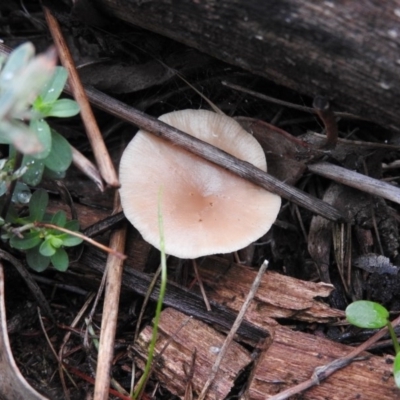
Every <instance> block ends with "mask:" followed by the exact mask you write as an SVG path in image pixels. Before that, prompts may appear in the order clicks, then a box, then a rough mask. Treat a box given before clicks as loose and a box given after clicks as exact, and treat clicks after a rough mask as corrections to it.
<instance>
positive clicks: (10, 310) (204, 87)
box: [0, 1, 400, 400]
mask: <svg viewBox="0 0 400 400" xmlns="http://www.w3.org/2000/svg"><path fill="white" fill-rule="evenodd" d="M56 15H57V17H58V18H59V19H60V21H61V23H62V26H63V29H64V33H65V35H66V37H67V40H68V44H69V46H70V50H71V52H72V53H73V56H74V58H75V61H76V63H77V65H78V66H79V72H80V74H81V77H82V80H83V83H84V84H85V85H92V86H95V87H96V88H97V89H99V90H102V91H104V92H106V93H108V94H109V95H111V96H113V97H115V98H118V99H119V100H121V101H123V102H125V103H127V104H129V105H131V106H132V107H135V108H137V109H139V110H142V111H144V112H145V113H147V114H148V115H152V116H155V117H158V116H159V115H161V114H164V113H167V112H170V111H174V110H179V109H186V108H193V109H198V108H206V109H209V104H208V102H207V101H206V100H205V98H207V99H209V100H210V101H212V102H213V103H214V104H215V105H216V106H217V107H218V108H219V109H220V110H222V111H223V112H224V113H225V114H227V115H230V116H243V117H251V118H254V119H259V120H262V121H266V122H269V123H271V124H273V125H275V126H276V127H279V128H281V129H283V130H285V131H286V132H288V133H289V134H290V135H293V136H294V137H300V136H302V135H305V134H306V133H307V132H310V131H311V132H318V133H321V132H322V131H323V126H322V123H321V121H320V120H319V119H318V118H317V117H316V116H315V115H312V114H310V113H306V112H304V111H301V110H296V109H293V108H290V107H287V106H282V105H280V104H276V103H273V102H266V101H264V100H261V99H259V98H256V97H254V96H251V95H249V94H246V93H243V92H240V91H237V90H233V89H231V88H229V87H227V86H224V85H222V84H221V82H222V81H227V82H230V83H232V84H236V85H239V86H242V87H244V88H246V89H249V90H253V91H256V92H259V93H264V94H267V95H268V96H270V97H275V98H277V99H280V100H284V101H287V102H290V103H294V104H297V105H301V106H308V107H312V104H313V99H312V98H309V97H306V96H304V95H302V94H301V93H297V92H293V91H291V90H289V89H287V88H284V87H280V86H278V85H276V84H274V83H273V82H271V81H268V80H266V79H264V78H261V77H259V76H256V75H254V74H251V73H249V72H247V71H244V70H241V69H239V68H237V67H234V66H231V65H228V64H225V63H222V62H221V61H218V60H216V59H213V58H211V57H210V56H208V55H206V54H203V53H200V52H198V51H197V50H195V49H193V48H189V47H187V46H184V45H182V44H179V43H177V42H174V41H172V40H170V39H167V38H165V37H162V36H159V35H157V34H154V33H151V32H148V31H144V30H142V29H139V28H136V27H134V26H130V25H127V24H124V23H122V22H121V21H116V20H110V19H108V18H107V19H105V18H103V17H101V18H100V21H91V22H90V23H89V22H88V21H86V23H84V22H82V21H81V19H80V18H79V15H78V16H72V15H71V14H70V13H69V12H68V10H66V12H64V11H57V13H56ZM0 20H1V24H0V36H1V37H2V39H3V40H4V43H5V44H6V45H8V46H10V47H15V46H17V45H18V44H20V43H23V42H25V41H32V42H33V43H34V44H35V47H36V49H37V52H41V51H43V50H45V49H46V48H47V47H48V46H49V45H50V44H51V38H50V35H49V33H48V30H47V28H46V24H45V20H44V17H43V13H42V11H41V8H40V7H39V5H38V4H37V3H36V2H34V1H27V2H25V3H24V8H22V7H21V3H20V2H19V1H8V2H7V4H2V5H1V6H0ZM182 77H184V80H183V79H182ZM187 82H189V83H190V85H189V84H188V83H187ZM199 92H200V93H201V95H200V94H199ZM94 111H95V114H96V119H97V121H98V123H99V126H100V128H101V131H102V133H103V135H104V138H105V142H106V145H107V148H108V150H109V152H110V154H111V156H112V159H113V161H114V163H115V165H116V166H117V165H118V162H119V159H120V156H121V152H122V151H123V149H124V147H125V145H126V144H127V143H128V142H129V140H130V139H131V138H132V137H133V135H134V134H135V132H136V130H137V129H136V128H135V127H133V126H132V125H129V124H127V123H125V122H121V120H120V119H118V118H116V117H113V116H110V115H108V114H106V113H104V112H101V111H99V110H97V109H95V110H94ZM340 111H346V110H340ZM51 123H52V126H53V127H54V129H56V130H58V131H59V132H60V133H61V134H63V135H64V136H65V137H66V138H67V139H68V140H69V141H70V143H71V144H72V145H73V146H75V147H76V148H77V149H79V150H80V151H81V152H83V153H84V154H85V155H86V156H87V157H88V158H90V159H93V155H92V151H91V148H90V145H89V142H88V140H87V138H86V135H85V131H84V128H83V127H82V124H81V121H80V119H79V118H78V117H77V118H72V119H68V120H66V121H64V120H63V121H61V122H60V120H53V121H51ZM339 137H340V138H342V139H346V140H353V141H360V142H364V141H368V142H371V143H376V144H377V147H376V148H375V149H372V150H371V149H369V150H368V151H364V152H362V151H360V152H359V153H358V154H356V153H355V152H354V151H353V148H352V147H351V146H347V145H346V142H343V143H342V144H341V155H340V157H341V158H340V160H338V157H336V156H335V154H333V155H332V154H330V153H329V152H328V153H326V155H325V159H326V160H328V161H331V162H333V163H336V164H340V165H342V166H344V167H347V168H350V169H351V168H354V169H356V168H358V169H359V170H360V171H361V172H363V173H364V172H365V171H367V172H368V175H370V176H373V177H377V178H378V179H382V178H383V179H385V180H387V181H391V182H393V184H394V185H396V186H398V183H399V177H398V176H396V170H395V169H394V170H391V169H384V170H382V164H390V163H391V162H393V161H395V160H397V159H399V156H400V152H399V151H398V149H397V150H396V148H393V151H390V150H388V149H385V150H384V151H382V150H381V149H380V148H379V145H380V144H390V143H391V142H392V141H394V142H396V141H397V142H399V138H398V134H397V136H396V134H395V133H392V132H390V131H388V130H385V129H383V128H381V127H380V126H379V125H376V124H374V123H373V122H370V121H362V120H361V121H360V120H350V119H347V120H346V119H342V120H340V121H339ZM335 157H336V158H335ZM272 158H273V157H272ZM297 161H298V160H297ZM289 164H290V162H289V160H288V161H287V163H286V165H289ZM287 168H289V167H287ZM397 171H398V170H397ZM293 184H294V185H296V186H297V187H299V188H301V189H302V190H304V191H306V192H307V193H309V194H311V195H313V196H316V197H318V198H324V199H327V196H328V195H329V194H331V196H332V199H333V200H332V201H331V204H333V205H335V206H336V207H338V208H339V209H345V210H346V212H348V215H350V217H351V220H352V222H353V225H352V226H351V227H349V228H348V231H347V232H346V234H347V236H346V237H345V239H344V241H345V243H351V246H350V247H347V248H346V249H344V250H343V251H344V252H345V256H344V258H343V257H342V258H341V256H338V254H337V253H336V254H335V251H334V250H333V249H335V250H338V246H337V245H336V243H337V242H335V238H332V232H335V229H336V231H338V230H339V231H340V230H341V229H344V228H342V227H341V226H340V225H334V224H333V223H332V224H331V225H329V226H328V227H324V228H321V227H320V226H319V225H318V228H317V227H316V224H317V223H318V221H316V220H315V218H316V217H315V215H313V214H312V213H311V212H310V211H309V210H306V209H304V208H300V207H297V206H295V205H293V203H291V202H288V201H283V205H282V209H281V212H280V214H279V217H278V221H277V222H276V224H275V225H274V226H273V228H272V230H271V231H270V232H269V233H268V234H267V235H266V236H265V237H263V238H261V239H260V240H259V241H258V242H257V243H256V244H255V246H251V248H249V249H247V250H244V251H243V252H241V254H240V257H241V258H242V259H245V260H246V264H247V265H248V266H250V267H253V268H254V269H257V268H258V267H259V265H260V264H261V262H262V261H263V260H264V259H268V260H269V262H270V266H269V269H270V270H272V271H277V272H279V273H281V274H285V275H287V276H291V277H295V278H298V279H301V280H304V281H314V282H315V281H320V280H322V281H324V282H326V283H332V284H333V285H334V288H335V290H334V292H333V294H332V295H331V296H330V297H329V298H327V299H325V301H326V302H327V303H328V304H329V305H330V306H331V307H333V308H336V309H339V310H344V309H345V307H346V306H347V304H348V303H349V302H351V301H352V300H355V299H359V298H363V299H370V300H374V301H377V302H380V303H381V304H383V305H384V306H386V307H387V308H388V309H389V310H391V311H392V312H397V311H398V310H399V309H400V295H399V293H400V290H399V289H400V274H397V270H398V268H399V267H400V256H399V243H400V238H399V223H400V214H399V211H400V207H399V205H398V204H395V203H394V202H390V201H385V200H383V199H381V198H376V197H373V196H371V195H368V194H363V193H361V192H359V191H357V190H355V189H350V188H348V187H346V186H341V185H339V184H336V183H332V182H331V181H330V180H328V179H325V178H321V177H318V176H316V175H313V174H310V173H308V172H304V171H302V172H301V173H299V176H298V179H296V182H293ZM63 185H64V187H65V191H66V192H68V193H69V194H70V196H71V198H72V200H73V201H72V203H73V206H74V207H75V208H76V210H77V212H78V216H79V218H80V223H81V226H82V228H83V229H85V228H87V227H89V226H92V225H94V227H95V228H96V229H98V230H99V234H97V235H96V240H99V241H101V242H103V243H105V244H107V243H108V240H109V234H110V232H111V231H112V229H113V228H114V227H115V226H117V224H118V223H120V222H119V221H117V222H116V223H114V222H113V221H111V223H109V224H108V225H106V228H105V229H102V228H100V227H99V225H98V223H99V221H104V220H105V219H106V217H108V216H110V215H111V213H112V209H113V197H114V192H113V190H112V189H107V190H106V191H105V192H104V193H101V192H100V191H99V190H98V189H97V188H96V186H95V184H94V183H93V182H91V181H90V180H89V179H88V178H87V177H86V176H85V175H84V174H83V173H81V172H79V171H78V170H77V169H75V168H74V167H72V168H71V169H70V170H69V171H68V173H67V176H66V177H65V179H64V180H63ZM41 186H42V187H44V188H46V189H47V190H48V191H49V194H50V195H51V210H53V211H56V210H58V209H60V208H62V209H66V210H69V207H68V206H67V205H66V204H65V196H63V195H62V194H60V193H61V191H60V190H59V186H57V185H56V184H55V183H54V182H52V181H44V182H43V183H42V184H41ZM327 201H328V200H327ZM346 229H347V228H346ZM313 230H314V231H313ZM313 232H314V233H313ZM321 232H322V233H321ZM313 234H314V239H312V237H313ZM324 234H327V236H324ZM333 236H334V237H335V235H333ZM128 237H129V239H128V243H133V244H132V245H131V244H130V245H129V248H127V250H126V252H127V253H128V255H129V257H132V259H133V258H134V260H135V263H134V268H135V270H137V271H139V272H140V273H143V274H148V276H150V275H151V274H153V273H154V271H155V270H156V269H157V267H158V264H159V254H158V252H157V251H156V250H154V249H152V248H151V247H150V246H149V245H148V244H146V243H145V242H144V241H143V240H142V239H141V237H140V235H139V233H138V232H137V231H135V230H134V229H133V228H132V227H130V228H129V234H128ZM312 240H315V242H313V241H312ZM313 243H314V244H315V246H314V247H313ZM2 246H3V245H2ZM318 246H319V247H318ZM316 247H318V248H319V249H320V250H321V248H322V250H323V254H321V253H318V254H317V253H316V251H315V248H316ZM5 250H6V251H10V252H12V253H13V254H14V256H15V257H17V258H18V259H19V260H20V261H22V262H24V256H23V254H21V253H18V252H16V251H15V250H12V249H10V248H9V247H7V246H6V247H5ZM320 250H319V251H320ZM92 252H93V250H92V249H90V248H89V246H86V245H85V246H82V247H81V248H80V249H79V250H75V249H74V250H73V251H72V252H71V254H70V256H71V257H70V258H71V259H72V260H73V262H72V263H71V265H70V267H69V269H68V272H66V273H60V272H57V271H55V270H53V269H49V270H46V271H45V272H43V273H41V274H36V273H34V272H32V271H31V275H32V276H33V277H34V279H36V281H37V282H38V284H39V287H40V288H41V289H42V291H43V293H44V295H45V297H46V299H47V301H48V302H49V304H50V307H51V311H52V314H53V317H54V320H51V319H50V318H49V317H48V316H46V315H43V314H42V316H41V317H40V316H39V314H38V309H37V304H36V303H35V298H34V297H33V295H32V294H31V293H30V291H29V290H27V286H26V284H25V282H24V280H23V279H22V278H21V277H20V275H19V274H18V273H17V272H16V271H15V270H14V268H13V267H12V265H11V264H9V263H7V262H5V263H4V264H5V273H6V279H5V282H6V308H7V319H8V329H9V337H10V341H11V346H12V351H13V355H14V358H15V360H16V363H17V365H18V367H19V369H20V370H21V372H22V374H23V375H24V376H25V378H26V379H27V380H28V382H29V383H30V384H31V385H32V386H33V387H34V388H36V389H37V390H38V391H39V392H41V393H43V394H44V395H45V396H47V397H48V398H50V399H64V398H66V397H65V388H63V383H62V382H61V379H60V374H59V372H58V363H57V360H56V358H55V356H54V354H53V352H52V351H51V350H50V343H51V345H52V346H53V348H54V349H55V351H56V352H57V353H58V351H59V349H60V346H61V345H62V343H63V340H64V338H65V335H66V334H67V333H70V334H71V336H70V338H69V340H68V345H67V348H68V352H67V355H65V354H64V358H67V359H68V365H69V366H70V367H71V369H70V370H69V374H70V375H71V377H68V376H67V375H66V374H64V379H65V382H64V384H65V387H66V388H67V391H68V392H69V395H70V398H71V399H77V400H78V399H88V398H91V393H92V392H93V385H92V383H93V381H94V379H95V370H96V347H95V345H94V343H93V340H90V341H89V342H88V343H90V344H86V343H87V342H86V341H85V340H84V336H85V334H84V332H85V331H86V326H85V324H84V322H82V321H81V322H79V323H78V325H77V326H74V325H73V324H74V319H75V318H76V316H77V315H78V314H79V312H81V310H82V308H83V307H84V306H85V302H86V300H87V299H88V297H89V296H90V294H91V293H94V292H96V291H97V290H98V286H99V283H100V280H101V272H99V269H101V268H97V267H96V266H94V265H92V264H91V263H93V264H96V263H97V265H98V264H101V263H102V262H104V256H99V255H98V254H97V253H96V254H97V256H96V255H93V254H94V253H92ZM378 256H384V257H385V258H384V259H380V260H379V262H378V261H377V259H376V258H373V257H378ZM96 257H98V259H97V258H96ZM230 257H231V256H226V259H227V260H232V258H230ZM346 257H347V258H346ZM362 257H364V258H362ZM365 257H367V259H365ZM349 259H351V260H356V262H354V263H351V264H352V265H354V267H353V269H352V270H351V271H350V272H346V271H345V272H343V271H342V270H341V269H342V268H344V266H345V265H347V264H346V263H345V262H343V260H349ZM365 265H367V267H368V266H371V265H372V269H369V270H368V268H362V267H363V266H365ZM169 266H170V272H169V277H170V279H171V280H174V281H175V282H177V283H179V284H180V285H184V286H188V285H189V282H190V279H191V278H190V273H189V272H188V270H190V268H191V267H190V265H189V263H188V262H187V261H184V260H178V259H174V258H172V259H170V260H169ZM96 268H97V269H96ZM385 268H386V269H385ZM390 268H391V269H390ZM393 271H394V274H393ZM348 282H350V283H348ZM142 303H143V295H139V294H137V293H132V292H131V291H129V290H126V289H124V290H123V292H122V297H121V303H120V306H119V313H118V328H117V335H116V343H115V358H114V363H113V366H112V376H113V378H114V379H115V380H116V381H117V382H119V384H120V385H121V386H122V387H123V388H125V390H128V391H129V387H130V384H131V374H132V370H133V369H132V368H133V367H132V366H133V363H134V360H135V354H134V350H132V346H131V345H132V341H133V336H134V333H135V329H137V322H138V315H139V313H140V309H141V305H142ZM89 309H90V308H89ZM89 309H88V310H85V315H87V313H88V312H89ZM101 309H102V304H101V301H100V304H99V305H98V306H97V308H96V311H95V312H94V315H93V328H94V331H95V332H94V337H97V336H98V334H99V329H100V323H101ZM153 312H154V307H153V304H152V303H151V306H150V307H148V309H147V311H146V314H145V316H144V319H143V320H142V321H141V326H142V327H143V326H145V325H146V324H147V323H148V322H149V321H151V319H152V317H153ZM42 313H43V311H42ZM40 318H41V319H42V321H43V325H44V328H45V329H46V334H47V336H48V339H46V338H45V335H44V332H43V327H42V326H41V324H40V323H39V320H40ZM279 322H280V323H281V324H283V325H288V326H291V327H294V328H295V329H297V330H299V331H303V332H308V333H315V334H317V335H322V336H324V337H327V338H330V339H332V340H336V341H340V342H345V343H347V344H353V343H357V342H359V341H360V340H364V339H365V337H364V336H361V334H360V333H359V331H357V330H355V329H352V328H350V327H345V328H339V327H337V326H335V325H334V324H328V323H323V324H316V323H314V324H310V323H305V322H298V321H295V320H293V319H290V318H288V319H282V320H280V321H279ZM73 326H74V327H73ZM364 334H366V333H363V335H364ZM92 339H93V338H92ZM391 352H392V350H391V349H390V347H383V348H380V349H378V350H376V354H387V353H391ZM77 371H79V374H78V372H77ZM135 374H136V376H137V377H139V376H140V374H141V373H140V371H139V370H138V369H136V370H135ZM241 379H242V380H239V381H238V382H237V384H236V386H235V388H234V389H233V391H232V395H237V394H239V393H240V391H241V390H242V389H243V385H244V383H243V381H245V379H243V377H242V378H241ZM90 380H92V381H90ZM146 394H147V395H148V396H151V395H154V398H157V399H170V398H171V399H172V398H177V397H175V396H174V395H173V394H171V393H169V392H168V390H167V389H166V388H165V386H164V385H159V383H158V382H157V380H156V379H151V380H150V381H149V383H148V385H147V388H146ZM110 398H114V397H112V396H111V397H110ZM115 398H116V397H115Z"/></svg>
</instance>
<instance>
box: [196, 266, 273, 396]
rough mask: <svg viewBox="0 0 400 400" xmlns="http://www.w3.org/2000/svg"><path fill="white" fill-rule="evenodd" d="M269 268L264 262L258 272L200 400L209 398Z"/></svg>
mask: <svg viewBox="0 0 400 400" xmlns="http://www.w3.org/2000/svg"><path fill="white" fill-rule="evenodd" d="M267 268H268V261H267V260H265V261H264V262H263V264H262V265H261V267H260V270H259V271H258V274H257V276H256V278H255V279H254V282H253V284H252V286H251V288H250V291H249V293H248V295H247V297H246V300H245V301H244V303H243V305H242V307H241V308H240V311H239V313H238V315H237V317H236V319H235V322H234V323H233V325H232V328H231V330H230V331H229V334H228V336H227V337H226V339H225V342H224V344H223V345H222V347H221V350H220V352H219V353H218V356H217V358H216V360H215V363H214V365H213V367H212V369H211V372H210V376H209V377H208V380H207V382H206V384H205V385H204V387H203V389H202V391H201V393H200V395H199V398H198V400H204V399H205V397H206V396H207V392H208V390H209V388H210V386H211V384H212V383H213V381H214V379H215V377H216V376H217V373H218V370H219V366H220V364H221V362H222V359H223V358H224V357H225V354H226V352H227V350H228V347H229V345H230V344H231V342H232V340H233V338H234V337H235V335H236V332H237V330H238V328H239V326H240V324H241V323H242V321H243V319H244V315H245V314H246V311H247V309H248V308H249V306H250V303H251V301H252V300H253V298H254V296H255V294H256V292H257V289H258V287H259V286H260V283H261V279H262V277H263V275H264V273H265V271H266V269H267Z"/></svg>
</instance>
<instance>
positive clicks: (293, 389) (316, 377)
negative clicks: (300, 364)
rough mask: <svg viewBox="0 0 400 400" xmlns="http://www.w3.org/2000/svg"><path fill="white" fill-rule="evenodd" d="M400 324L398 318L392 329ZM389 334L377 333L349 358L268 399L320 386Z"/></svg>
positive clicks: (291, 394)
mask: <svg viewBox="0 0 400 400" xmlns="http://www.w3.org/2000/svg"><path fill="white" fill-rule="evenodd" d="M399 324H400V317H397V318H396V319H395V320H394V321H393V322H392V327H393V328H394V327H395V326H397V325H399ZM387 333H388V328H387V327H385V328H383V329H381V330H380V331H379V332H377V333H375V335H373V336H371V337H370V338H369V339H368V340H367V341H366V342H364V343H363V344H361V345H360V346H358V347H357V348H355V349H354V350H353V351H351V352H350V353H349V354H348V355H347V356H344V357H341V358H338V359H337V360H334V361H332V362H330V363H329V364H326V365H324V366H322V367H317V368H315V370H314V373H313V375H312V377H311V378H310V379H308V380H307V381H305V382H302V383H300V384H299V385H296V386H294V387H291V388H289V389H287V390H284V391H283V392H281V393H279V394H277V395H275V396H272V397H268V400H285V399H288V398H289V397H291V396H294V395H296V394H298V393H301V392H303V391H305V390H307V389H309V388H311V387H313V386H315V385H319V384H320V382H321V381H322V380H324V379H326V378H328V377H329V376H330V375H332V374H333V373H334V372H336V371H337V370H339V369H341V368H343V367H346V366H347V365H349V364H350V363H352V362H353V361H354V359H355V358H356V357H357V356H358V355H359V354H361V353H362V352H363V351H366V350H368V349H369V348H370V347H371V346H372V345H373V344H375V343H376V342H377V341H378V340H379V339H380V338H381V337H383V336H385V335H386V334H387Z"/></svg>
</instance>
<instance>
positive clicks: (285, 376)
mask: <svg viewBox="0 0 400 400" xmlns="http://www.w3.org/2000/svg"><path fill="white" fill-rule="evenodd" d="M352 350H353V348H352V347H350V346H345V345H343V344H339V343H335V342H332V341H330V340H327V339H324V338H321V337H318V336H316V335H309V334H306V333H302V332H295V331H292V330H290V329H288V328H286V327H283V326H278V327H276V328H275V335H274V340H273V342H272V344H271V346H270V347H269V348H268V349H267V350H266V351H265V353H264V354H263V355H262V356H261V357H262V359H261V360H260V362H259V363H258V365H257V367H256V370H255V371H254V374H253V376H254V377H253V381H252V383H251V385H250V388H249V393H248V398H249V399H251V400H265V399H268V398H269V396H272V395H274V394H277V393H279V392H281V391H283V390H285V389H288V388H289V387H292V386H295V385H297V384H299V383H300V382H303V381H305V380H307V379H309V378H310V377H311V376H312V374H313V372H314V369H315V368H316V367H319V366H323V365H325V364H328V363H329V362H331V361H333V360H335V359H337V358H339V357H342V356H344V355H346V354H348V353H350V352H351V351H352ZM363 355H365V357H366V358H365V359H364V360H361V361H354V362H353V363H351V364H350V365H348V366H346V367H345V368H343V369H341V370H339V371H337V372H335V373H334V374H333V375H331V376H330V377H329V378H328V379H326V380H324V381H323V382H321V384H320V385H317V386H314V387H313V388H311V389H309V390H307V391H305V392H303V393H302V394H301V398H302V399H304V400H307V399H309V400H343V399H362V400H375V399H377V398H379V399H380V400H386V399H387V400H392V399H397V398H398V396H399V389H398V388H396V386H395V384H394V380H393V376H392V361H393V357H390V356H387V357H377V356H372V355H371V354H369V353H363Z"/></svg>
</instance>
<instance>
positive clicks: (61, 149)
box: [44, 130, 72, 171]
mask: <svg viewBox="0 0 400 400" xmlns="http://www.w3.org/2000/svg"><path fill="white" fill-rule="evenodd" d="M51 133H52V145H51V152H50V154H49V156H48V157H47V158H46V159H45V160H44V165H45V166H46V167H47V168H49V169H51V170H52V171H65V170H66V169H67V168H68V167H69V166H70V165H71V162H72V150H71V146H70V144H69V143H68V141H67V140H66V139H65V138H64V137H63V136H61V135H60V134H59V133H57V132H56V131H54V130H51Z"/></svg>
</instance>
